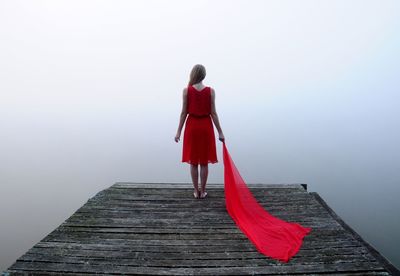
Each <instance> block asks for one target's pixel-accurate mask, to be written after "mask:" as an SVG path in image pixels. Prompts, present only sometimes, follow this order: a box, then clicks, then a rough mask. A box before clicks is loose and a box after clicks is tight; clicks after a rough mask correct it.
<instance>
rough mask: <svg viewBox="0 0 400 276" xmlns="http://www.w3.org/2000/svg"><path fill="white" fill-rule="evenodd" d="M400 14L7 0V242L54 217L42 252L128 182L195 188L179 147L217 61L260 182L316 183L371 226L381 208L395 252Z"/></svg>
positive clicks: (0, 122)
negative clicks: (194, 79)
mask: <svg viewBox="0 0 400 276" xmlns="http://www.w3.org/2000/svg"><path fill="white" fill-rule="evenodd" d="M399 18H400V2H399V1H349V0H345V1H342V0H335V1H255V0H252V1H244V0H243V1H232V0H231V1H223V0H218V1H172V0H169V1H152V0H145V1H86V0H84V1H82V0H79V1H71V0H69V1H15V0H13V1H11V0H10V1H0V39H1V42H0V126H1V132H0V152H1V154H0V164H1V166H0V187H1V191H2V195H8V196H7V199H4V200H3V201H2V202H1V204H0V207H1V208H0V210H2V211H0V212H1V213H0V214H1V217H0V220H1V222H2V223H3V222H5V224H7V225H9V228H7V229H9V230H10V231H9V232H7V231H8V230H5V231H4V232H3V233H2V237H0V238H1V239H2V240H3V241H4V240H7V241H8V242H9V243H10V244H9V245H10V247H11V245H12V244H11V243H14V245H15V242H16V240H17V239H18V236H26V235H29V234H28V233H27V232H24V231H25V230H24V228H21V229H20V230H17V232H16V231H15V228H16V226H17V225H19V226H21V225H22V223H25V225H29V223H34V221H35V220H37V219H38V218H40V217H41V218H42V219H43V216H44V215H47V216H48V217H49V219H50V218H51V219H52V221H51V222H48V224H47V225H46V228H43V229H42V232H40V233H37V236H31V237H30V238H31V240H29V241H27V242H26V247H27V248H28V247H30V246H28V244H29V245H30V243H31V241H33V240H35V239H36V240H37V241H38V240H39V238H41V237H43V233H45V232H46V231H48V229H49V228H54V227H53V226H57V225H58V224H59V223H61V222H62V221H63V220H64V219H65V218H66V217H68V216H69V215H70V214H71V211H74V210H75V209H77V208H78V207H79V206H80V205H81V204H83V203H84V202H85V201H86V199H87V198H89V197H91V196H93V195H94V194H95V193H97V192H98V191H99V190H100V189H102V188H105V187H108V186H110V185H112V184H113V183H114V182H117V181H134V182H140V181H146V182H190V176H189V170H188V166H187V165H185V164H182V163H180V158H181V150H182V144H181V143H179V144H176V143H175V142H174V141H173V137H174V135H175V132H176V128H177V125H178V119H179V112H180V109H181V93H182V89H183V88H184V86H185V85H186V83H187V81H188V76H189V71H190V69H191V68H192V66H193V65H194V64H196V63H201V64H203V65H205V67H206V69H207V77H206V79H205V81H204V83H205V84H206V85H210V86H212V87H214V88H215V90H216V104H217V111H218V114H219V117H220V121H221V125H222V128H223V130H224V133H225V137H226V139H227V146H228V149H229V150H230V153H231V155H232V158H233V160H234V161H235V162H236V165H237V167H238V169H239V170H240V172H241V173H242V176H243V178H244V179H245V180H246V181H247V182H249V183H250V182H263V183H308V185H309V190H311V191H317V192H318V193H320V194H321V195H322V196H323V197H324V198H325V199H326V200H327V201H328V203H329V204H331V205H332V206H333V208H334V209H335V210H337V212H338V213H339V214H340V215H342V216H343V217H344V219H347V220H349V221H352V223H353V224H352V226H354V227H355V228H356V229H357V230H360V231H362V229H366V228H362V226H363V225H364V224H363V223H365V221H366V220H367V219H368V217H369V216H370V215H371V212H374V213H373V214H374V216H376V218H377V219H378V220H379V219H380V218H381V219H382V221H377V225H379V223H381V224H382V223H383V224H385V225H387V229H390V230H387V231H388V232H387V233H386V235H385V237H387V239H388V240H387V241H386V240H384V239H385V237H382V239H383V240H380V241H379V242H381V244H379V245H380V246H381V248H384V246H387V248H389V247H390V245H389V243H390V242H389V238H393V236H394V235H395V233H396V232H395V231H397V233H398V232H400V226H399V224H398V223H396V224H394V223H392V221H393V218H392V217H387V216H384V214H385V213H386V212H388V211H389V210H394V209H397V210H398V209H399V208H400V206H399V204H398V203H396V199H395V195H396V194H399V192H400V191H399V190H400V188H399V179H400V146H399V142H398V141H400V128H399V126H400V119H399V118H400V111H399V110H400V109H399V103H400V96H399V84H400V83H399V82H400V81H399V79H400V78H399V72H400V54H399V53H400V51H399V50H400V32H399V30H400V19H399ZM221 153H222V151H221V145H220V143H218V157H219V160H220V163H219V164H217V165H212V166H211V167H210V176H209V182H214V183H215V182H218V183H222V181H223V174H222V170H223V166H222V163H221V162H222V154H221ZM355 201H357V202H359V203H358V204H356V206H355V205H354V202H355ZM371 201H376V202H383V203H384V204H383V205H382V206H378V207H376V206H374V207H376V208H375V209H373V210H372V209H368V208H372V207H371V204H370V202H371ZM10 205H13V206H19V208H16V209H15V210H14V211H13V212H9V213H6V211H5V210H6V208H7V207H8V206H10ZM54 205H59V206H60V207H58V209H54V208H55V207H54ZM49 208H53V210H54V211H53V212H54V214H48V212H50V211H49ZM27 210H35V211H34V212H33V213H32V214H30V217H29V218H27V219H26V220H24V222H21V221H17V220H16V219H15V217H22V216H26V213H27ZM349 210H350V211H349ZM57 212H58V213H57ZM60 213H62V214H63V215H65V217H60V215H59V214H60ZM57 214H58V215H57ZM49 225H51V226H49ZM43 227H44V226H43ZM357 227H359V228H357ZM11 229H13V230H11ZM38 231H39V230H38ZM390 231H392V232H390ZM376 232H377V229H376V228H375V229H374V228H371V229H370V230H368V231H367V230H364V232H363V233H362V234H363V235H364V236H365V237H367V239H368V238H370V239H372V238H373V237H374V235H375V233H376ZM10 233H13V237H15V240H13V239H10V236H7V235H8V234H10ZM10 235H11V234H10ZM397 238H398V237H397ZM385 242H387V243H385ZM377 243H378V241H377ZM21 248H22V245H21ZM27 248H23V249H21V252H20V253H21V254H22V253H23V251H26V249H27ZM388 252H389V251H388ZM1 254H5V253H4V252H1ZM388 254H390V253H388ZM16 255H17V254H16ZM14 257H16V256H14ZM7 258H9V260H11V257H10V256H8V257H7ZM398 259H399V263H400V257H398ZM9 264H10V263H8V265H9Z"/></svg>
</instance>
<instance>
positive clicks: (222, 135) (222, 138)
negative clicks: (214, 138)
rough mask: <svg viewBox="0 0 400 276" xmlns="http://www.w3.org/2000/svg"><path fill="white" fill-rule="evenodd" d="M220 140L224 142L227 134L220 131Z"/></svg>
mask: <svg viewBox="0 0 400 276" xmlns="http://www.w3.org/2000/svg"><path fill="white" fill-rule="evenodd" d="M219 140H220V141H221V142H224V141H225V136H224V134H223V133H220V134H219Z"/></svg>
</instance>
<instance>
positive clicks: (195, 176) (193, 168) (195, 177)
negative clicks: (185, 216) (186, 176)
mask: <svg viewBox="0 0 400 276" xmlns="http://www.w3.org/2000/svg"><path fill="white" fill-rule="evenodd" d="M190 175H191V176H192V182H193V187H194V192H195V193H196V194H197V193H198V190H199V169H198V165H193V164H191V165H190Z"/></svg>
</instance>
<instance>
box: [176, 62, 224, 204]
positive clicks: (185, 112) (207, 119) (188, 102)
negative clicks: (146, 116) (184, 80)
mask: <svg viewBox="0 0 400 276" xmlns="http://www.w3.org/2000/svg"><path fill="white" fill-rule="evenodd" d="M205 77H206V69H205V67H204V66H203V65H201V64H196V65H195V66H194V67H193V69H192V71H191V72H190V78H189V84H188V86H187V87H185V88H184V89H183V104H182V112H181V116H180V121H179V126H178V131H177V132H176V135H175V142H178V141H179V139H180V136H181V131H182V128H183V125H184V123H185V121H186V125H185V132H184V136H183V151H182V162H186V163H189V164H190V174H191V177H192V182H193V187H194V192H193V196H194V197H195V198H205V197H206V196H207V192H206V183H207V177H208V163H217V162H218V160H217V151H216V147H215V134H214V128H213V124H212V123H213V122H214V125H215V127H216V128H217V130H218V134H219V140H220V141H221V142H224V140H225V137H224V134H223V132H222V129H221V126H220V124H219V119H218V114H217V111H216V108H215V91H214V89H213V88H211V87H209V86H205V85H204V84H203V80H204V78H205ZM199 165H200V181H201V187H200V188H199Z"/></svg>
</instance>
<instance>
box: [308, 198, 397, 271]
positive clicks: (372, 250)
mask: <svg viewBox="0 0 400 276" xmlns="http://www.w3.org/2000/svg"><path fill="white" fill-rule="evenodd" d="M309 194H310V195H312V196H313V197H314V198H315V199H316V200H317V201H318V202H319V203H320V204H321V205H322V206H323V207H324V208H325V209H326V210H327V211H328V213H329V214H330V215H331V216H332V217H333V218H334V219H335V220H336V221H337V222H338V223H339V224H340V225H341V226H342V227H343V228H344V229H345V230H347V231H349V232H350V234H352V235H353V237H354V238H355V239H356V240H357V241H359V242H360V243H361V244H363V245H364V246H365V247H366V248H367V249H368V250H369V251H370V253H371V254H372V255H373V256H374V257H375V258H376V259H377V261H378V262H380V263H381V264H382V266H383V267H384V268H385V269H386V270H387V271H388V272H390V273H391V274H392V275H396V276H398V275H400V270H399V269H397V268H396V267H395V266H394V265H393V264H392V263H391V262H390V261H389V260H388V259H386V258H385V257H384V256H383V255H381V253H379V251H378V250H376V249H375V247H373V246H372V245H371V244H370V243H368V242H367V241H366V240H364V239H363V238H362V237H361V236H360V235H359V234H358V233H357V232H356V231H355V230H354V229H353V228H351V227H350V225H348V224H347V223H346V222H345V221H344V220H343V219H342V218H341V217H340V216H339V215H338V214H336V212H335V211H334V210H333V209H332V208H331V207H329V205H328V204H327V203H326V202H325V200H323V199H322V197H321V196H320V195H319V194H318V193H316V192H310V193H309Z"/></svg>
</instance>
